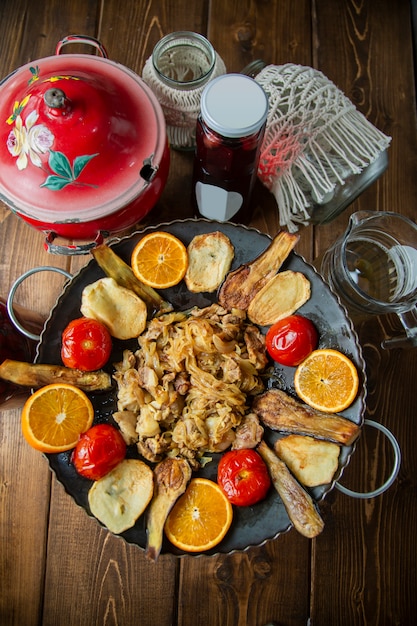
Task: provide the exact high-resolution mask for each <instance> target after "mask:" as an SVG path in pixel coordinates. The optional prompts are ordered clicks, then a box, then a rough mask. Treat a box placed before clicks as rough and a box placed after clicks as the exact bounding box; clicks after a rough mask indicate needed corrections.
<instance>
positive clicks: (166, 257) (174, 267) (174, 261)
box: [130, 231, 188, 289]
mask: <svg viewBox="0 0 417 626" xmlns="http://www.w3.org/2000/svg"><path fill="white" fill-rule="evenodd" d="M130 264H131V266H132V270H133V273H134V274H135V276H136V278H137V279H138V280H140V281H142V283H145V285H148V286H149V287H153V288H155V289H166V288H167V287H173V286H174V285H177V284H178V283H179V282H180V281H181V280H182V279H183V278H184V276H185V273H186V271H187V267H188V255H187V248H186V247H185V245H184V244H183V243H182V241H180V239H178V238H177V237H175V236H174V235H171V234H170V233H166V232H164V231H157V232H153V233H149V234H147V235H145V236H144V237H143V238H142V239H141V240H140V241H138V243H137V244H136V246H135V247H134V249H133V252H132V256H131V260H130Z"/></svg>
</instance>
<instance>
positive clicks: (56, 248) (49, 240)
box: [43, 230, 109, 256]
mask: <svg viewBox="0 0 417 626" xmlns="http://www.w3.org/2000/svg"><path fill="white" fill-rule="evenodd" d="M108 236H109V233H108V232H107V231H104V230H101V231H100V232H99V233H98V234H97V237H96V238H95V239H94V241H91V242H89V243H84V244H68V245H63V244H62V245H57V244H54V243H53V242H54V240H55V239H56V237H58V235H57V233H54V232H52V231H49V232H47V233H46V237H45V241H44V244H43V247H44V248H45V250H46V251H47V252H49V253H50V254H62V255H66V256H69V255H76V254H88V253H89V252H90V250H91V249H92V248H95V247H96V246H98V245H100V244H101V243H103V241H104V238H105V237H108Z"/></svg>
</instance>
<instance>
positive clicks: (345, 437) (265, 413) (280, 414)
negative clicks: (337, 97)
mask: <svg viewBox="0 0 417 626" xmlns="http://www.w3.org/2000/svg"><path fill="white" fill-rule="evenodd" d="M252 409H253V411H254V412H255V413H256V414H257V415H258V416H259V418H260V420H261V422H262V423H263V424H264V425H265V426H269V428H271V429H272V430H279V431H280V432H283V433H295V434H298V435H310V436H311V437H316V438H317V439H324V440H326V441H332V442H333V443H340V444H343V445H345V446H349V445H350V444H352V443H353V442H354V441H355V439H356V438H357V437H358V435H359V433H360V426H358V425H357V424H355V423H354V422H352V421H350V420H348V419H347V418H346V417H343V416H342V415H337V414H334V413H332V414H329V413H322V412H321V411H317V410H316V409H313V408H312V407H310V406H308V405H307V404H304V403H302V402H299V401H297V400H295V399H294V398H292V397H291V396H289V395H288V394H287V393H285V391H282V390H281V389H269V390H268V391H266V392H265V393H263V394H261V395H259V396H257V397H256V398H255V399H254V401H253V406H252Z"/></svg>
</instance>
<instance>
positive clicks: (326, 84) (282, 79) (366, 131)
mask: <svg viewBox="0 0 417 626" xmlns="http://www.w3.org/2000/svg"><path fill="white" fill-rule="evenodd" d="M256 81H257V82H259V84H261V86H262V87H263V88H264V90H265V91H266V93H267V94H268V96H269V113H268V121H267V130H266V133H265V137H264V141H263V144H262V148H261V157H260V163H259V170H258V176H259V178H260V180H261V181H262V182H263V183H264V185H265V186H266V187H267V188H268V189H269V190H270V191H271V192H272V193H273V195H274V196H275V198H276V201H277V205H278V209H279V212H280V224H281V226H286V227H287V228H288V230H290V232H294V231H296V230H298V226H297V225H298V224H307V223H308V221H309V218H310V212H311V210H312V209H313V210H314V205H315V204H323V203H324V200H325V197H326V195H327V194H333V193H334V191H335V188H336V186H338V185H344V184H345V181H346V179H347V178H348V177H350V176H352V175H355V174H360V173H361V172H362V171H363V170H364V168H366V167H367V166H368V165H370V164H371V163H373V162H374V161H375V159H376V158H377V157H378V156H379V155H380V153H381V152H382V151H383V150H385V149H386V148H387V147H388V146H389V144H390V141H391V138H390V137H388V136H386V135H384V133H382V132H381V131H380V130H378V129H377V128H375V126H373V125H372V124H371V123H370V122H369V121H368V120H367V119H366V117H365V116H364V115H363V114H362V113H360V112H359V111H357V109H356V108H355V106H354V105H353V104H352V102H350V100H349V99H348V98H346V96H345V95H344V94H343V93H342V92H341V91H340V90H339V89H338V88H337V87H336V86H335V85H334V84H333V83H332V82H331V81H329V79H327V78H326V77H325V76H324V74H322V73H321V72H318V71H316V70H314V69H313V68H309V67H303V66H298V65H292V64H287V65H283V66H268V67H266V68H264V69H263V70H262V71H261V72H260V74H258V76H257V77H256ZM308 209H310V211H309V210H308Z"/></svg>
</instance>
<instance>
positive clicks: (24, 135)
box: [7, 68, 98, 191]
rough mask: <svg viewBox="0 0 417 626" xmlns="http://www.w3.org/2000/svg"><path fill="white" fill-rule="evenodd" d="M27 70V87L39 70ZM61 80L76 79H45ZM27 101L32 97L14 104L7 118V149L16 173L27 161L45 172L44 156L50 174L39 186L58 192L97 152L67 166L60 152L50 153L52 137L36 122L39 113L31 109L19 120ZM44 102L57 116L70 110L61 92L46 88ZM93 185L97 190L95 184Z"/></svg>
mask: <svg viewBox="0 0 417 626" xmlns="http://www.w3.org/2000/svg"><path fill="white" fill-rule="evenodd" d="M29 70H30V71H31V73H32V79H31V80H30V81H29V84H32V82H33V81H34V78H33V77H34V76H36V79H39V68H38V69H37V71H35V70H34V68H29ZM65 79H67V80H79V79H78V78H72V77H71V76H55V77H51V78H50V79H48V80H49V81H50V82H51V83H52V82H55V81H58V80H65ZM31 98H32V94H29V95H28V96H26V97H25V98H24V99H23V101H22V102H16V103H15V104H14V107H13V113H12V114H11V115H10V117H9V118H8V119H7V123H8V124H11V125H12V124H13V128H12V130H11V131H10V133H9V136H8V138H7V148H8V150H9V152H10V154H11V155H12V156H13V157H16V166H17V169H18V170H24V169H25V168H26V167H27V166H28V164H29V162H31V163H32V165H34V166H35V167H39V168H41V169H43V170H45V169H46V165H45V163H44V159H43V158H42V155H48V165H49V169H50V172H48V171H47V178H46V180H45V181H44V182H43V183H42V184H41V187H47V188H48V189H51V190H52V191H59V190H60V189H63V188H64V187H66V186H67V185H70V184H73V183H76V182H77V179H78V178H79V176H80V175H81V173H82V171H83V170H84V168H85V166H86V165H87V163H88V162H89V161H90V160H91V159H93V158H94V157H96V156H98V153H96V154H86V155H82V156H76V157H75V158H74V162H73V163H72V164H71V163H70V161H69V159H68V157H67V156H66V155H65V154H64V153H63V152H59V151H55V150H52V146H53V145H54V141H55V135H54V134H53V132H51V130H50V129H49V128H48V126H47V125H46V124H45V123H38V122H39V113H38V112H37V111H36V110H32V111H31V112H30V113H29V114H27V116H26V119H25V120H23V119H22V116H23V115H24V113H25V109H28V108H29V107H28V106H27V105H30V104H31V103H30V100H31ZM44 101H45V104H46V105H47V106H48V107H49V108H50V110H55V111H56V113H57V114H58V113H59V114H61V115H66V114H68V113H69V111H70V104H69V102H68V100H67V98H66V96H65V93H64V92H63V91H62V90H61V89H57V88H51V89H48V90H47V91H46V92H45V94H44ZM28 157H29V158H28ZM79 184H87V183H79ZM94 186H95V187H97V185H94Z"/></svg>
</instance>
